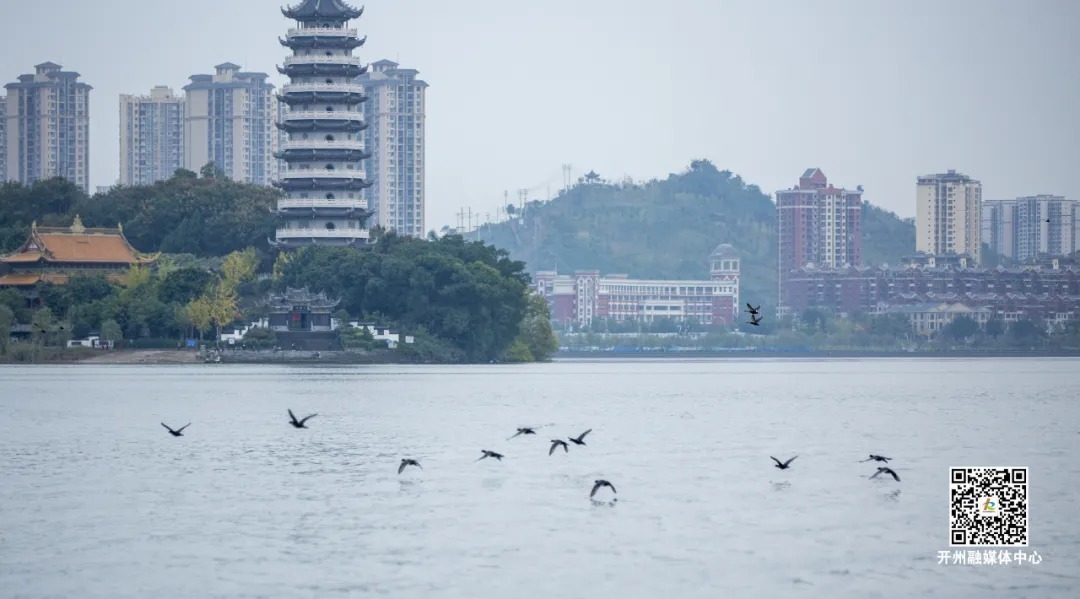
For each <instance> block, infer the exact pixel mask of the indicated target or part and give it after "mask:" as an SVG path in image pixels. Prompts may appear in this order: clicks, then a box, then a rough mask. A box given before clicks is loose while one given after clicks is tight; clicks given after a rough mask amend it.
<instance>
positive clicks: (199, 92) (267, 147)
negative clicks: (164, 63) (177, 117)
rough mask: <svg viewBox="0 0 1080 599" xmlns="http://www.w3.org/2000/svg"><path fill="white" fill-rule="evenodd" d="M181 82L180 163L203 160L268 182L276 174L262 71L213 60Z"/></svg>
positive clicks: (269, 98)
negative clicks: (204, 71)
mask: <svg viewBox="0 0 1080 599" xmlns="http://www.w3.org/2000/svg"><path fill="white" fill-rule="evenodd" d="M214 69H215V71H216V72H215V74H213V75H192V76H191V83H188V84H187V85H185V86H184V92H185V98H184V167H185V168H187V169H189V170H193V171H196V172H197V171H198V170H199V169H201V168H202V167H203V166H204V165H206V164H207V163H209V162H213V163H214V165H215V166H217V167H218V168H220V169H221V170H223V171H225V174H226V175H228V176H229V178H231V179H233V180H235V181H241V182H244V183H254V184H257V185H270V184H271V182H272V181H273V180H274V179H276V178H277V160H276V159H275V158H274V152H275V151H276V150H277V139H278V133H277V130H276V129H275V127H274V123H275V119H276V117H277V110H278V109H277V100H276V99H275V97H274V85H273V84H272V83H269V82H268V81H267V77H268V75H267V74H266V73H247V72H243V71H241V70H240V66H239V65H235V64H232V63H231V62H226V63H223V64H219V65H217V66H216V67H214Z"/></svg>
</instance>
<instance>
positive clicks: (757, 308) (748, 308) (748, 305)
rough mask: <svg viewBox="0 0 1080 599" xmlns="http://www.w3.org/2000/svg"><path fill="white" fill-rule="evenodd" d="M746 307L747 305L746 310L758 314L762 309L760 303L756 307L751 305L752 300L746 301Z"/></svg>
mask: <svg viewBox="0 0 1080 599" xmlns="http://www.w3.org/2000/svg"><path fill="white" fill-rule="evenodd" d="M746 307H747V310H746V312H749V313H751V314H757V313H758V310H760V309H761V305H760V304H758V307H756V308H755V307H754V306H751V305H750V302H746Z"/></svg>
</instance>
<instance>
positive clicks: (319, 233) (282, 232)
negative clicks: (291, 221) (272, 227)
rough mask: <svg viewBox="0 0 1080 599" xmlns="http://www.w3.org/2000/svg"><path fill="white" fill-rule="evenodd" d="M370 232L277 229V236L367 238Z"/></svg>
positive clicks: (364, 230) (362, 230) (284, 237)
mask: <svg viewBox="0 0 1080 599" xmlns="http://www.w3.org/2000/svg"><path fill="white" fill-rule="evenodd" d="M369 235H370V233H368V230H367V229H278V230H277V238H278V239H286V238H289V237H320V238H323V239H326V238H337V239H367V238H368V236H369Z"/></svg>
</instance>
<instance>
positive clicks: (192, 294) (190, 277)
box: [158, 266, 214, 304]
mask: <svg viewBox="0 0 1080 599" xmlns="http://www.w3.org/2000/svg"><path fill="white" fill-rule="evenodd" d="M213 278H214V276H213V275H212V274H211V273H210V271H208V270H206V269H204V268H199V267H195V266H185V267H183V268H178V269H176V270H173V271H172V272H169V273H168V274H167V275H165V278H164V279H163V280H162V281H161V284H160V285H159V287H158V298H159V299H160V300H161V301H163V302H178V303H181V304H187V303H188V302H190V301H191V300H193V299H195V298H197V297H199V296H200V295H202V294H203V292H204V291H206V288H207V287H208V286H209V285H210V282H211V281H212V280H213Z"/></svg>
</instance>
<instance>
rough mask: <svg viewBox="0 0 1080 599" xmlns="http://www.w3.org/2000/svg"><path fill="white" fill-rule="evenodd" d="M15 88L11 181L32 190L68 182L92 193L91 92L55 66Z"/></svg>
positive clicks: (8, 114) (7, 128)
mask: <svg viewBox="0 0 1080 599" xmlns="http://www.w3.org/2000/svg"><path fill="white" fill-rule="evenodd" d="M34 69H35V71H34V74H32V75H22V76H20V77H19V80H18V81H16V82H14V83H9V84H7V85H5V86H4V87H5V88H6V89H7V97H6V98H5V99H6V101H7V104H6V106H5V109H4V127H3V129H4V137H5V138H6V140H5V141H6V151H5V152H4V153H5V157H4V158H5V160H4V164H5V169H4V170H5V171H6V172H5V177H6V178H7V179H8V180H12V181H19V182H21V183H25V184H29V183H33V182H34V181H38V180H41V179H49V178H52V177H63V178H65V179H67V180H68V181H71V182H72V183H74V184H76V185H78V186H79V187H81V188H82V189H83V190H84V191H89V190H90V90H91V89H93V88H91V87H90V86H89V85H87V84H85V83H81V82H80V81H79V74H78V73H75V72H73V71H64V70H63V67H61V66H60V65H58V64H56V63H53V62H43V63H41V64H39V65H37V66H35V67H34Z"/></svg>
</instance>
